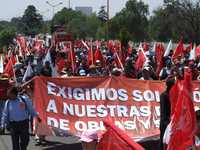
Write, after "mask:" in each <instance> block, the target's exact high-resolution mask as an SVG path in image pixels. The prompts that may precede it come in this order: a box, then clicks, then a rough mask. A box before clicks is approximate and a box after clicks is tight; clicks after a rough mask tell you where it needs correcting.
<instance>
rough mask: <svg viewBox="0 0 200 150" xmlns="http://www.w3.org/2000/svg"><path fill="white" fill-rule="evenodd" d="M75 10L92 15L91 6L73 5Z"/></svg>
mask: <svg viewBox="0 0 200 150" xmlns="http://www.w3.org/2000/svg"><path fill="white" fill-rule="evenodd" d="M75 10H76V11H81V12H82V13H83V14H85V15H86V16H91V15H92V7H82V6H81V7H75Z"/></svg>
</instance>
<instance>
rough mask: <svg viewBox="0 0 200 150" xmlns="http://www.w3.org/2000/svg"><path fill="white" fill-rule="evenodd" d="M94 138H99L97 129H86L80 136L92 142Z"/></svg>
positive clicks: (83, 140) (81, 138)
mask: <svg viewBox="0 0 200 150" xmlns="http://www.w3.org/2000/svg"><path fill="white" fill-rule="evenodd" d="M94 140H98V134H97V130H86V131H84V132H83V133H82V134H81V136H80V141H82V142H86V143H90V142H92V141H94Z"/></svg>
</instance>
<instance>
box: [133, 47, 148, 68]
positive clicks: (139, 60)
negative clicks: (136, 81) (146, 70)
mask: <svg viewBox="0 0 200 150" xmlns="http://www.w3.org/2000/svg"><path fill="white" fill-rule="evenodd" d="M145 61H146V56H145V54H144V52H143V50H140V52H139V55H138V58H137V60H136V62H135V68H136V70H140V69H141V68H142V67H143V65H144V63H145Z"/></svg>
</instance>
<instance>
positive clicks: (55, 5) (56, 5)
mask: <svg viewBox="0 0 200 150" xmlns="http://www.w3.org/2000/svg"><path fill="white" fill-rule="evenodd" d="M46 3H47V4H48V5H49V6H51V7H52V12H53V16H52V18H53V17H54V13H55V8H56V7H58V6H60V5H62V4H63V3H62V2H59V3H57V4H51V3H49V1H46Z"/></svg>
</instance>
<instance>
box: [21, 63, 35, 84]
mask: <svg viewBox="0 0 200 150" xmlns="http://www.w3.org/2000/svg"><path fill="white" fill-rule="evenodd" d="M32 75H33V69H32V67H31V64H30V63H29V64H28V67H27V69H26V72H25V74H24V77H23V80H22V81H23V82H26V79H27V78H28V77H31V76H32Z"/></svg>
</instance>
